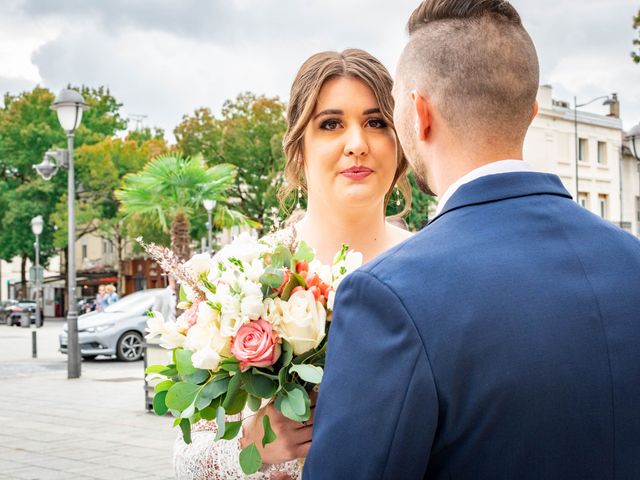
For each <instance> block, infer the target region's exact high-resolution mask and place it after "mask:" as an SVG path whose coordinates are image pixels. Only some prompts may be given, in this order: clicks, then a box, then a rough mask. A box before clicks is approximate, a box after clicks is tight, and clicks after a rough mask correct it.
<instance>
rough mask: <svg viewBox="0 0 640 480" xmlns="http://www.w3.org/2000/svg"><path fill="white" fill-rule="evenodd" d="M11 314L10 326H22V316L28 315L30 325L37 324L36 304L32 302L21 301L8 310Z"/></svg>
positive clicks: (9, 317) (9, 318)
mask: <svg viewBox="0 0 640 480" xmlns="http://www.w3.org/2000/svg"><path fill="white" fill-rule="evenodd" d="M7 310H8V312H9V316H8V318H7V323H8V324H9V326H11V327H13V326H14V325H18V326H20V325H21V323H22V315H23V314H24V313H27V314H28V315H29V323H30V324H35V323H36V302H34V301H31V300H24V301H19V302H18V303H16V304H15V305H12V306H10V307H8V308H7Z"/></svg>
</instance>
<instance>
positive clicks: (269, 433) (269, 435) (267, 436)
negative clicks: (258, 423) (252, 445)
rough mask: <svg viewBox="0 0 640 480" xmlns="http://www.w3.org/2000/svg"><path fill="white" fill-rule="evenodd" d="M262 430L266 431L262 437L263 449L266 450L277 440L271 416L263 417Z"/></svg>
mask: <svg viewBox="0 0 640 480" xmlns="http://www.w3.org/2000/svg"><path fill="white" fill-rule="evenodd" d="M262 428H263V430H264V435H263V436H262V448H264V447H266V446H267V445H268V444H270V443H271V442H274V441H275V439H276V434H275V432H274V431H273V430H272V429H271V421H270V420H269V415H265V416H264V417H262Z"/></svg>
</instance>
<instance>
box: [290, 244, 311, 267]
mask: <svg viewBox="0 0 640 480" xmlns="http://www.w3.org/2000/svg"><path fill="white" fill-rule="evenodd" d="M314 257H315V253H314V251H313V248H311V247H310V246H309V244H308V243H307V242H305V241H304V240H302V241H301V242H300V243H299V244H298V249H297V250H296V253H295V255H294V256H293V258H294V260H296V261H298V262H299V261H301V260H306V261H307V262H311V261H312V260H313V259H314Z"/></svg>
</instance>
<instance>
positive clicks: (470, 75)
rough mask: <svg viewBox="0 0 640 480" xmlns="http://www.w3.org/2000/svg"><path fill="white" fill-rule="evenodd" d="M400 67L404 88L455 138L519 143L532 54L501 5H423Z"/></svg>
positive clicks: (484, 0) (490, 1)
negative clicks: (421, 98)
mask: <svg viewBox="0 0 640 480" xmlns="http://www.w3.org/2000/svg"><path fill="white" fill-rule="evenodd" d="M407 30H408V32H409V35H410V39H409V43H408V44H407V46H406V47H405V50H404V52H403V54H402V57H401V59H400V63H399V65H398V78H399V79H400V80H401V83H403V84H404V86H405V88H411V89H417V90H418V91H420V92H422V93H424V94H426V95H427V97H428V98H429V99H430V101H431V102H433V104H434V105H435V106H436V107H437V109H438V110H439V112H440V113H441V115H442V117H443V118H444V120H445V122H446V123H447V125H448V126H449V127H450V128H451V129H452V131H453V132H454V133H455V134H456V135H461V136H462V135H464V136H466V137H471V136H473V135H472V133H480V134H481V135H482V136H483V137H484V138H489V139H492V140H495V141H498V142H504V141H507V142H517V141H522V139H523V138H524V135H525V134H526V131H527V129H528V127H529V125H530V123H531V119H532V116H533V109H534V103H535V99H536V94H537V91H538V78H539V67H538V57H537V55H536V50H535V47H534V45H533V42H532V40H531V37H529V34H528V33H527V31H526V30H525V29H524V27H523V26H522V22H521V20H520V15H518V12H517V11H516V10H515V8H513V6H512V5H511V4H510V3H509V2H507V1H504V0H424V1H423V2H422V3H421V4H420V5H419V6H418V8H416V9H415V11H414V12H413V14H412V15H411V18H410V19H409V22H408V25H407Z"/></svg>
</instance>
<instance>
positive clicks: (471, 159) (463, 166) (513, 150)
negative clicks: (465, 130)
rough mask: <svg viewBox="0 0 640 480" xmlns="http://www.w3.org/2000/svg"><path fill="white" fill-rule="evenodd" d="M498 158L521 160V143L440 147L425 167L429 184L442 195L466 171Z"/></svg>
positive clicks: (495, 160)
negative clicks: (428, 176) (429, 163)
mask: <svg viewBox="0 0 640 480" xmlns="http://www.w3.org/2000/svg"><path fill="white" fill-rule="evenodd" d="M500 160H522V145H518V146H508V145H495V144H488V145H484V146H478V147H476V148H474V146H473V145H469V146H464V145H461V146H450V147H449V148H442V149H440V150H439V151H437V152H436V153H435V155H434V156H433V160H432V164H431V166H429V167H428V168H427V170H428V171H429V172H430V181H429V185H430V186H431V189H432V190H433V192H434V193H435V194H436V196H438V197H439V196H442V195H443V194H444V192H446V191H447V189H448V188H449V187H450V186H451V185H452V184H453V183H455V182H456V181H457V180H459V179H460V178H462V177H463V176H465V175H466V174H467V173H469V172H471V171H473V170H475V169H476V168H480V167H482V166H483V165H487V164H489V163H493V162H497V161H500Z"/></svg>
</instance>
